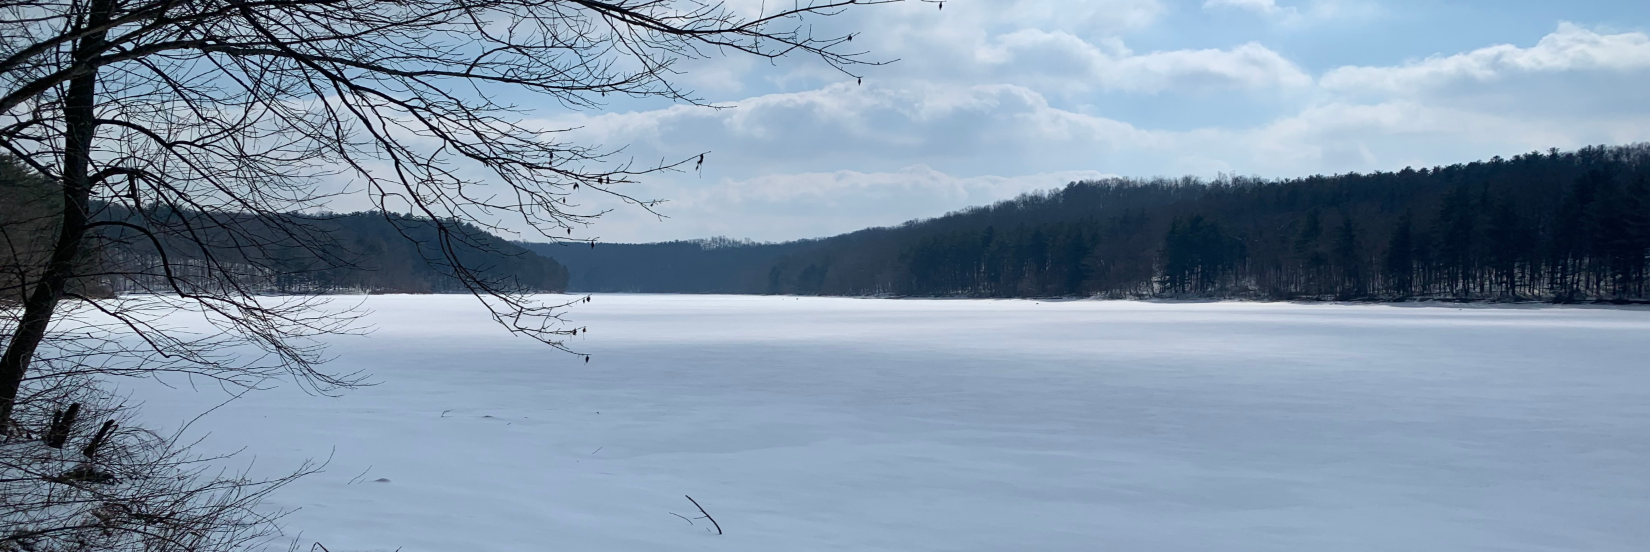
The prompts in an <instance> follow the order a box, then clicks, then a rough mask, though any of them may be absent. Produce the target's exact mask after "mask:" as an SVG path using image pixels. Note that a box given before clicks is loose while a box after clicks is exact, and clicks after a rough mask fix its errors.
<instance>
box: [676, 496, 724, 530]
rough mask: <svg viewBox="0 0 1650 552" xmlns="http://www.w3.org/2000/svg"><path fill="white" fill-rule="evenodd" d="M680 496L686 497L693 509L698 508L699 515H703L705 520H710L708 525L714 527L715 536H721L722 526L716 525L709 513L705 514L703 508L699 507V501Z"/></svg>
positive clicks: (714, 519)
mask: <svg viewBox="0 0 1650 552" xmlns="http://www.w3.org/2000/svg"><path fill="white" fill-rule="evenodd" d="M682 496H687V499H688V502H692V503H693V507H695V508H698V509H699V513H701V514H704V515H705V519H708V520H710V524H711V525H715V526H716V534H718V535H720V534H722V524H720V523H716V518H713V517H710V512H706V511H705V507H704V506H700V505H699V501H697V500H694V499H693V497H691V496H688V495H682Z"/></svg>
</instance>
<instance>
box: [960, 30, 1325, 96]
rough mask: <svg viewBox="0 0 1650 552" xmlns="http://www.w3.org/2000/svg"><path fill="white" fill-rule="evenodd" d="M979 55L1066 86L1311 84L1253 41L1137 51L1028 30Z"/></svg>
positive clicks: (1180, 88) (1144, 89)
mask: <svg viewBox="0 0 1650 552" xmlns="http://www.w3.org/2000/svg"><path fill="white" fill-rule="evenodd" d="M976 58H977V59H980V60H981V61H982V62H983V63H984V64H987V65H991V66H994V67H996V68H999V70H1000V72H1014V73H1019V74H1020V75H1019V76H1025V77H1043V78H1042V79H1041V80H1043V81H1045V82H1046V81H1049V80H1058V81H1064V82H1061V83H1057V84H1058V85H1060V86H1059V87H1060V88H1063V89H1065V90H1068V91H1070V90H1093V89H1098V90H1104V91H1117V92H1128V93H1145V94H1155V93H1161V92H1165V91H1175V92H1180V93H1207V92H1211V91H1219V90H1230V89H1268V88H1285V87H1298V86H1306V85H1310V84H1312V77H1310V76H1308V75H1307V74H1306V73H1305V72H1303V71H1302V70H1301V69H1300V67H1298V66H1297V65H1295V64H1294V63H1293V62H1291V61H1289V60H1288V59H1285V58H1284V57H1283V56H1282V55H1279V54H1278V53H1277V52H1275V51H1272V50H1271V49H1269V48H1267V47H1265V46H1262V45H1260V44H1255V43H1248V44H1243V45H1239V46H1237V47H1235V48H1231V49H1225V50H1222V49H1214V48H1209V49H1201V50H1169V51H1160V52H1152V53H1148V54H1135V53H1134V52H1132V51H1130V50H1129V49H1128V48H1127V47H1126V46H1125V45H1124V44H1123V42H1122V41H1121V40H1116V41H1111V42H1110V44H1108V45H1107V47H1100V46H1096V45H1094V44H1091V43H1089V42H1086V41H1084V40H1082V39H1080V38H1078V37H1076V36H1074V35H1071V34H1068V33H1064V32H1047V31H1040V30H1024V31H1018V32H1015V33H1010V34H1008V35H1004V36H1002V37H998V38H997V39H995V40H993V41H992V42H991V43H990V44H986V45H983V46H982V47H981V48H980V49H979V50H978V52H977V53H976Z"/></svg>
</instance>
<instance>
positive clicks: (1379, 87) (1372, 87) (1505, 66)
mask: <svg viewBox="0 0 1650 552" xmlns="http://www.w3.org/2000/svg"><path fill="white" fill-rule="evenodd" d="M1646 70H1650V36H1646V35H1645V34H1644V33H1638V32H1634V33H1621V34H1612V35H1605V34H1599V33H1597V32H1595V31H1591V30H1588V29H1584V28H1582V27H1580V26H1577V25H1575V24H1572V23H1561V24H1559V26H1558V30H1557V31H1554V32H1553V33H1552V34H1549V35H1547V36H1545V37H1543V38H1542V39H1541V41H1540V42H1538V43H1536V45H1535V46H1533V47H1530V48H1519V47H1517V46H1513V45H1510V44H1502V45H1497V46H1490V47H1487V48H1480V49H1477V50H1473V51H1471V52H1467V53H1463V54H1455V55H1450V56H1433V57H1429V58H1426V59H1424V60H1420V61H1414V62H1410V63H1406V64H1403V65H1399V66H1393V67H1342V68H1338V69H1335V70H1332V71H1330V72H1328V73H1327V74H1325V75H1324V76H1323V79H1322V85H1323V87H1324V88H1326V89H1329V90H1334V91H1337V92H1351V93H1369V92H1381V93H1388V94H1398V95H1410V94H1414V93H1417V92H1424V91H1428V90H1432V89H1437V88H1440V87H1447V86H1450V85H1455V84H1460V83H1463V82H1473V83H1492V82H1495V81H1498V80H1502V79H1506V78H1509V77H1514V76H1521V75H1530V74H1538V73H1549V74H1550V73H1564V72H1576V71H1604V72H1615V73H1627V72H1642V71H1646Z"/></svg>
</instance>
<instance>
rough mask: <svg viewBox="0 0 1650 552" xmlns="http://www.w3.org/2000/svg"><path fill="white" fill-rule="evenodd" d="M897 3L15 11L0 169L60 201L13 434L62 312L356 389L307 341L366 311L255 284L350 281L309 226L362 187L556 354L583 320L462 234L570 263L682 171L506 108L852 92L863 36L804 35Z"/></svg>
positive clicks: (546, 1) (342, 0) (254, 1)
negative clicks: (529, 246)
mask: <svg viewBox="0 0 1650 552" xmlns="http://www.w3.org/2000/svg"><path fill="white" fill-rule="evenodd" d="M885 1H897V0H869V1H859V0H801V1H800V2H797V3H792V4H789V5H788V7H783V8H779V9H773V8H769V7H766V5H765V4H762V6H763V7H761V8H757V9H755V10H750V11H741V10H739V9H735V8H732V7H729V6H725V5H723V4H721V3H715V2H705V1H700V0H612V1H593V0H401V1H395V2H383V1H374V0H44V1H41V0H22V1H19V0H0V12H3V13H4V14H5V16H4V18H3V21H4V22H3V23H0V148H4V150H5V152H6V153H9V155H11V156H13V157H14V158H15V159H16V162H17V163H19V164H20V165H22V166H24V167H26V168H28V169H30V170H32V171H34V172H35V173H37V174H39V175H41V176H42V177H43V178H44V179H45V180H46V181H47V182H49V183H50V184H51V185H52V187H53V188H54V189H55V190H57V191H58V192H59V193H58V194H57V195H58V196H59V197H58V198H57V199H56V200H55V202H56V205H57V207H58V211H57V212H56V213H54V216H53V220H52V221H51V222H52V227H53V230H52V239H50V240H49V243H48V244H46V245H45V246H44V249H43V250H42V251H40V252H39V253H40V257H42V259H41V261H40V262H39V264H38V265H37V266H34V267H30V268H25V269H23V270H18V271H14V273H15V274H16V278H13V279H11V280H7V281H5V282H4V285H6V286H7V287H8V289H5V290H0V296H5V297H8V298H9V297H17V298H18V299H17V300H16V301H15V302H10V303H4V304H5V305H10V306H8V307H6V308H9V309H14V310H15V312H16V313H17V316H16V317H15V320H16V322H15V324H11V325H10V327H9V328H8V329H9V331H7V332H6V334H7V337H6V338H5V339H6V341H5V351H4V353H3V355H0V422H4V421H5V420H8V419H9V418H10V415H11V411H12V409H13V407H14V404H15V401H16V397H17V393H18V389H19V385H20V384H21V382H23V381H24V379H25V377H26V374H27V373H28V371H29V367H30V362H31V359H32V358H33V357H34V356H35V355H36V353H37V350H38V349H39V347H41V344H42V343H44V342H46V341H47V338H48V336H49V335H50V334H51V327H52V324H53V322H54V320H55V319H56V317H58V316H59V315H60V312H61V310H62V305H63V302H64V300H65V299H69V300H72V301H74V302H76V303H77V304H83V305H87V306H89V308H88V309H87V310H86V311H85V312H87V313H88V315H89V316H93V317H97V316H101V317H104V318H106V319H108V320H112V321H114V323H116V324H119V325H120V326H123V327H124V328H125V329H126V330H127V332H126V333H127V334H130V335H132V336H135V337H136V338H137V339H139V340H140V341H141V346H143V347H146V348H147V349H149V350H150V351H151V352H153V353H155V354H157V355H159V356H160V357H163V358H165V359H167V362H168V363H169V364H168V366H171V367H172V368H176V369H183V370H186V371H195V372H201V373H207V374H212V375H216V376H219V377H228V378H230V379H234V375H233V374H235V373H236V372H235V370H238V369H243V368H245V367H246V365H245V364H237V363H235V362H229V361H225V360H224V359H214V358H209V355H208V354H207V353H206V352H203V348H202V347H200V346H199V345H200V343H197V342H193V341H191V339H189V338H183V337H177V336H175V335H173V334H171V333H169V332H167V331H166V329H165V328H163V327H162V326H161V325H160V324H161V322H160V321H161V320H162V319H163V318H164V314H156V313H168V312H172V311H174V310H186V311H193V312H194V313H196V315H197V316H198V317H200V318H201V319H202V320H205V321H206V322H208V323H209V324H210V325H211V326H212V327H215V328H217V329H218V330H220V331H221V333H220V334H218V336H217V337H215V338H213V339H216V340H218V341H215V342H214V343H213V349H211V350H224V346H225V345H226V344H233V345H236V346H238V347H239V349H237V350H245V351H257V352H258V353H259V354H257V355H255V357H256V359H257V362H261V363H263V366H264V367H265V368H268V369H270V370H284V371H286V372H288V373H291V374H294V375H296V376H297V377H298V378H299V379H300V380H301V381H304V382H307V383H310V384H313V385H315V386H316V387H317V388H321V389H327V388H334V387H338V386H347V385H350V384H352V383H353V382H354V381H355V380H353V379H351V378H349V377H344V376H336V375H329V374H326V373H324V372H322V371H320V370H319V369H318V368H317V365H318V364H319V361H320V360H321V359H322V357H321V356H320V351H319V349H318V348H316V347H314V346H313V342H305V341H304V340H303V338H304V337H306V336H314V335H319V334H327V333H331V332H337V331H345V330H347V329H348V328H350V327H351V325H350V321H351V320H352V316H353V314H352V313H353V312H354V311H352V310H350V309H348V308H343V309H338V308H333V307H330V306H328V304H327V303H326V301H325V300H322V299H316V298H306V297H300V298H290V297H289V298H281V299H271V298H268V297H263V296H260V294H259V289H257V287H256V286H254V285H251V284H249V283H248V282H250V281H254V280H255V276H257V275H259V274H267V273H268V272H270V271H274V270H279V267H276V266H274V265H273V264H272V263H269V262H268V260H269V259H270V258H272V256H273V251H275V250H277V249H279V250H294V249H296V250H301V251H304V252H306V253H307V254H309V255H311V256H313V257H314V258H315V259H319V260H321V261H322V262H325V263H331V264H346V263H347V262H348V260H347V259H344V258H341V257H340V256H339V254H338V252H337V251H336V248H334V247H332V246H331V245H332V244H329V242H328V239H327V236H326V235H325V232H324V231H321V230H319V229H317V228H316V227H315V226H314V225H313V224H312V219H310V218H306V217H303V216H297V215H295V213H301V212H306V211H314V210H316V209H320V208H322V207H324V206H325V205H327V203H328V202H329V201H331V200H332V199H334V197H335V194H337V193H342V191H341V188H334V187H331V186H333V185H335V184H337V183H340V182H346V181H348V182H353V186H354V187H356V188H358V189H360V190H363V192H362V193H365V194H366V195H367V196H369V197H370V198H371V201H372V202H373V204H374V205H376V206H377V207H378V208H380V209H382V210H384V211H386V212H390V211H393V212H411V213H413V214H416V215H419V216H420V219H419V220H421V221H424V222H425V223H428V224H433V225H435V226H436V227H437V230H438V232H437V234H436V235H437V236H439V237H438V238H437V239H435V240H434V242H435V243H434V244H432V245H433V250H434V251H436V252H437V253H436V254H433V255H431V259H430V260H431V261H432V262H435V263H440V264H443V265H444V266H445V267H446V268H447V269H448V270H449V271H450V272H451V274H453V276H454V277H455V278H457V279H458V280H459V281H460V282H462V283H463V285H464V287H465V289H467V290H469V291H470V292H471V293H473V294H474V295H475V296H476V297H477V298H479V299H480V300H481V302H482V303H484V304H485V305H486V306H487V308H489V309H490V310H491V312H492V313H493V316H494V318H495V319H496V320H497V321H499V322H501V323H502V324H504V325H505V326H506V327H507V328H508V329H509V330H510V331H512V332H517V333H520V334H524V335H527V336H531V337H533V338H535V339H538V340H540V341H543V342H544V343H546V344H549V345H551V346H555V347H558V348H562V347H563V345H562V343H563V337H564V336H566V335H568V334H569V333H571V332H572V331H573V330H572V329H571V328H570V327H569V326H568V325H566V324H564V323H563V320H562V313H563V310H562V308H561V307H565V306H567V305H565V304H557V303H554V302H551V303H545V302H541V301H537V300H534V299H532V298H530V297H527V296H526V295H524V294H522V293H520V291H521V290H518V289H512V288H511V287H510V286H509V285H508V282H501V281H498V280H496V279H492V278H489V277H488V276H486V275H485V274H483V273H482V272H481V271H478V270H476V269H475V267H473V266H468V265H467V264H466V263H465V262H462V260H461V259H460V258H459V255H458V252H459V250H461V249H463V248H466V247H469V248H476V247H485V246H484V244H480V243H477V242H476V240H475V239H474V238H473V236H471V235H470V234H466V233H465V232H462V231H458V230H457V229H456V228H457V227H458V225H460V224H462V223H466V222H467V223H472V224H477V225H480V226H482V227H484V228H498V225H500V224H504V225H509V226H511V227H513V228H518V229H520V228H527V229H531V231H534V232H537V233H539V234H541V235H543V236H546V237H554V238H561V239H567V237H568V236H571V234H572V232H573V230H574V229H575V228H577V227H582V226H584V225H587V224H589V223H590V222H591V220H592V219H593V218H594V217H597V216H599V215H600V214H601V211H593V210H588V209H585V208H582V207H581V206H580V205H581V203H583V202H580V201H577V198H578V197H580V196H579V194H582V193H591V194H605V195H608V196H613V197H617V198H619V199H621V200H624V201H627V202H629V203H631V204H634V205H636V206H639V207H640V208H643V209H651V208H652V206H653V203H652V202H651V201H649V200H644V199H639V198H633V197H630V196H628V195H626V194H625V192H624V185H625V184H628V183H633V182H635V181H636V180H637V179H638V178H640V177H642V176H645V175H648V174H650V173H655V172H658V171H668V170H673V169H675V168H677V167H679V166H680V165H681V164H682V163H686V162H688V160H679V161H669V160H665V161H660V162H656V163H652V164H636V163H633V162H631V161H629V160H626V159H623V158H620V157H618V156H616V155H615V153H616V150H608V149H600V146H598V145H588V144H576V143H569V142H566V141H563V140H561V139H560V138H559V136H561V133H562V132H564V131H566V130H568V129H555V128H538V127H534V126H531V125H528V124H526V123H523V122H522V121H523V118H524V117H523V115H524V111H523V109H521V108H520V106H518V105H516V104H514V103H512V102H510V101H508V100H507V99H508V98H523V99H525V98H531V99H533V100H535V101H544V100H549V101H551V102H553V103H554V104H557V105H559V106H561V107H563V108H568V109H588V108H593V107H597V106H599V105H601V102H602V97H604V96H606V95H609V94H615V95H626V96H632V97H654V98H663V99H666V100H670V101H675V102H688V103H701V102H700V101H699V100H698V99H697V98H696V97H695V96H693V95H692V94H691V92H689V91H686V90H684V89H682V88H680V87H678V86H677V85H676V83H675V82H674V79H673V77H675V76H676V75H677V74H678V71H679V68H678V66H679V64H680V63H681V62H682V61H683V60H689V59H695V58H704V57H710V56H713V55H724V54H728V53H733V54H737V55H752V56H759V57H764V58H778V57H782V56H786V55H792V54H797V55H805V56H808V57H811V58H813V59H816V60H821V61H823V62H824V63H826V64H829V65H830V66H832V67H835V68H837V69H839V70H841V71H843V72H844V73H846V74H850V75H851V73H850V71H851V69H852V67H853V66H855V65H858V64H863V63H867V62H868V61H867V60H866V59H864V58H863V57H862V52H858V51H854V50H849V49H846V48H848V47H850V46H851V40H852V35H845V34H844V35H829V36H816V35H815V34H813V31H812V26H811V25H812V20H813V18H815V17H817V16H830V15H834V14H838V13H841V12H842V11H844V10H846V9H849V8H852V7H856V6H862V5H867V4H877V3H884V2H885ZM398 220H401V221H405V220H408V219H405V218H402V219H398ZM94 250H95V251H99V252H100V253H99V254H98V255H97V256H96V258H95V259H89V258H88V256H89V252H91V251H94ZM25 257H26V256H25ZM20 258H22V257H20ZM89 290H108V291H110V292H112V293H110V294H101V295H100V294H95V293H89V292H88V291H89ZM119 292H128V293H126V294H125V297H120V295H121V293H119ZM130 292H139V293H130ZM258 373H263V372H258Z"/></svg>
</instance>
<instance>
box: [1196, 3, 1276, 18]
mask: <svg viewBox="0 0 1650 552" xmlns="http://www.w3.org/2000/svg"><path fill="white" fill-rule="evenodd" d="M1203 8H1204V9H1215V8H1231V9H1238V10H1246V11H1252V12H1255V13H1259V14H1265V15H1272V14H1275V13H1278V12H1280V11H1282V8H1279V7H1278V3H1277V2H1276V0H1208V1H1207V2H1204V3H1203Z"/></svg>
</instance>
